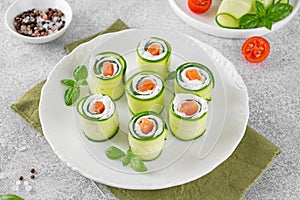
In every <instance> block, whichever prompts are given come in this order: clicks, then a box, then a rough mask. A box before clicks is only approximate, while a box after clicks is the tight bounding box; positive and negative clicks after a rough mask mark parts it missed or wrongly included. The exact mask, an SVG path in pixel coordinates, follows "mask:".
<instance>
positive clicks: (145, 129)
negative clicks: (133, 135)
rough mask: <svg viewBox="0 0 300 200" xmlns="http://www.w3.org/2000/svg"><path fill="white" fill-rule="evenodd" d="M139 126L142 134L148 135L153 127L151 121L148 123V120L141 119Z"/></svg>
mask: <svg viewBox="0 0 300 200" xmlns="http://www.w3.org/2000/svg"><path fill="white" fill-rule="evenodd" d="M139 126H140V128H141V131H142V132H143V133H144V134H148V133H150V132H151V131H152V129H153V127H154V123H153V122H152V121H150V120H149V119H148V118H143V119H142V120H141V121H140V122H139Z"/></svg>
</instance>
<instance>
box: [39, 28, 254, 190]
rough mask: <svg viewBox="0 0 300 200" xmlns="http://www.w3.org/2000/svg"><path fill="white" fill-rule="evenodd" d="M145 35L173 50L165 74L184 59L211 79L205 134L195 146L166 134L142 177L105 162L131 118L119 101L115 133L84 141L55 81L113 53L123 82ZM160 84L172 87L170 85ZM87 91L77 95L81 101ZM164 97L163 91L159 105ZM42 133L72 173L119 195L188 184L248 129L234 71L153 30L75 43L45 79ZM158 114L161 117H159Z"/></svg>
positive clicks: (210, 53) (180, 38)
mask: <svg viewBox="0 0 300 200" xmlns="http://www.w3.org/2000/svg"><path fill="white" fill-rule="evenodd" d="M152 36H156V37H160V38H163V39H165V40H167V41H168V42H169V43H170V44H171V46H172V61H171V69H172V70H174V69H175V68H176V67H177V66H179V65H180V64H182V63H184V62H187V61H194V62H200V63H202V64H204V65H206V66H208V67H209V68H210V69H211V70H212V72H213V74H214V77H215V88H214V90H213V92H212V101H211V102H210V103H209V113H208V125H207V130H206V133H205V134H204V135H203V136H202V137H200V138H198V139H197V140H194V141H190V142H184V141H180V140H178V139H176V138H174V137H173V136H172V134H169V135H168V139H167V140H166V142H165V145H164V149H163V151H162V154H161V156H160V157H159V158H158V159H156V160H154V161H150V162H145V164H146V166H147V167H148V171H147V172H145V173H137V172H134V171H133V170H132V169H130V168H129V167H123V166H122V163H121V162H120V161H113V160H109V159H108V158H106V156H105V154H104V150H105V149H106V148H107V147H109V146H111V145H114V146H118V147H119V148H121V149H123V150H124V151H126V150H127V149H128V143H127V136H126V134H127V123H128V120H129V118H130V113H129V112H128V108H127V104H126V97H125V96H124V97H122V98H121V99H120V100H118V101H117V102H116V105H117V110H118V112H119V114H120V131H119V133H118V134H117V135H116V136H115V137H114V138H113V139H112V140H109V141H106V142H100V143H95V142H91V141H89V140H88V139H86V138H85V137H84V136H83V133H82V128H81V126H80V123H78V120H79V119H78V114H77V113H76V109H75V106H74V107H67V106H65V104H64V100H63V98H64V91H65V90H66V88H65V87H64V86H62V85H61V83H60V80H62V79H67V78H72V72H73V70H74V69H75V68H76V67H77V66H78V65H81V64H84V65H86V66H87V67H88V63H89V59H90V57H91V55H92V54H95V53H99V52H101V51H115V52H118V53H120V54H121V55H123V56H124V57H125V59H126V61H127V64H128V68H127V72H126V75H127V78H129V76H130V75H131V74H132V73H135V72H137V71H138V67H137V64H136V56H135V48H136V46H137V44H138V42H139V41H141V40H142V39H144V38H149V37H152ZM166 84H167V86H168V87H170V88H172V81H168V82H167V83H166ZM87 91H88V88H84V89H82V91H81V93H82V95H86V94H87ZM170 95H171V93H170V92H167V95H166V100H165V101H166V104H165V105H166V106H167V105H168V103H169V102H168V99H169V98H170ZM39 113H40V120H41V124H42V127H43V132H44V135H45V137H46V139H47V140H48V142H49V143H50V145H51V147H52V149H53V150H54V152H55V153H56V154H57V155H58V156H59V157H60V158H61V159H62V160H63V161H65V162H66V163H67V164H68V165H69V166H70V167H71V168H72V169H74V170H76V171H78V172H79V173H81V174H82V175H84V176H86V177H88V178H90V179H93V180H95V181H97V182H100V183H103V184H106V185H110V186H114V187H119V188H125V189H148V190H150V189H162V188H167V187H172V186H176V185H180V184H184V183H187V182H190V181H192V180H195V179H197V178H199V177H201V176H203V175H205V174H207V173H209V172H210V171H212V170H213V169H214V168H215V167H217V166H218V165H219V164H221V163H222V162H223V161H224V160H226V159H227V158H228V157H229V156H230V155H231V154H232V152H233V151H234V149H235V148H236V146H237V145H238V144H239V142H240V140H241V139H242V137H243V135H244V132H245V128H246V125H247V120H248V115H249V106H248V93H247V89H246V87H245V85H244V82H243V80H242V79H241V77H240V76H239V74H238V73H237V72H236V70H235V68H234V66H233V65H232V64H231V63H230V62H229V61H228V60H227V59H226V58H224V57H223V56H222V55H221V54H220V53H219V52H218V51H216V50H215V49H213V48H212V47H209V46H208V45H206V44H204V43H202V42H200V41H197V40H195V39H194V38H191V37H189V36H186V35H182V34H179V33H176V32H169V31H164V30H157V29H139V30H134V29H132V30H126V31H121V32H118V33H111V34H106V35H103V36H100V37H97V38H95V39H94V40H92V41H90V42H88V43H86V44H83V45H80V46H79V47H78V48H76V49H75V50H74V51H73V52H72V53H71V54H70V55H68V56H66V57H64V58H63V59H62V60H61V61H60V62H59V63H58V64H57V65H56V66H55V68H54V69H53V70H52V72H51V73H50V75H49V77H48V79H47V82H46V84H45V85H44V87H43V90H42V94H41V101H40V107H39ZM162 115H163V116H165V111H163V113H162Z"/></svg>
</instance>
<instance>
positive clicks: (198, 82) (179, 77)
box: [174, 62, 214, 101]
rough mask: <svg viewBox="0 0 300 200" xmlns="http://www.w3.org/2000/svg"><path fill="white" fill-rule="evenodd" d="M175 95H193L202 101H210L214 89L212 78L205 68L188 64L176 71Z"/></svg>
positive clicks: (195, 64)
mask: <svg viewBox="0 0 300 200" xmlns="http://www.w3.org/2000/svg"><path fill="white" fill-rule="evenodd" d="M174 82H175V86H174V89H175V93H193V94H196V95H198V96H201V97H203V98H204V99H206V100H208V101H210V100H211V95H210V93H211V90H212V89H213V88H214V76H213V74H212V72H211V71H210V69H208V68H207V67H206V66H204V65H202V64H199V63H194V62H188V63H185V64H183V65H180V66H179V67H178V68H177V69H176V80H175V81H174Z"/></svg>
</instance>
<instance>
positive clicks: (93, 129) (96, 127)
mask: <svg viewBox="0 0 300 200" xmlns="http://www.w3.org/2000/svg"><path fill="white" fill-rule="evenodd" d="M88 97H89V96H86V97H83V98H82V99H81V100H80V101H79V103H78V104H77V112H78V114H79V116H80V123H81V125H82V129H83V132H84V135H85V136H86V137H87V138H88V139H89V140H91V141H95V142H101V141H105V140H108V139H110V138H112V137H113V136H114V135H115V134H116V133H117V132H118V130H119V115H118V112H117V110H116V109H115V110H114V113H113V114H112V116H110V117H109V118H107V119H103V120H98V119H94V118H90V117H88V116H86V115H85V114H84V113H83V112H82V104H83V103H84V102H85V100H86V99H87V98H88ZM115 106H116V105H115Z"/></svg>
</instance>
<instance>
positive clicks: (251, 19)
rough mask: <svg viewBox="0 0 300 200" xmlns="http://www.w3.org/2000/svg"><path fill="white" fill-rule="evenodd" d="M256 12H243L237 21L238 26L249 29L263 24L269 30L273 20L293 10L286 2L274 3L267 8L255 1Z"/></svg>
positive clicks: (280, 18) (279, 18)
mask: <svg viewBox="0 0 300 200" xmlns="http://www.w3.org/2000/svg"><path fill="white" fill-rule="evenodd" d="M255 7H256V13H255V14H245V15H243V16H242V17H241V19H240V21H239V28H241V29H250V28H257V27H259V26H264V27H266V28H267V29H269V30H271V29H272V25H273V23H274V22H278V21H280V20H282V19H284V18H286V17H287V16H288V15H289V14H291V12H292V11H293V6H292V5H290V4H288V3H280V1H279V2H278V3H275V4H273V5H271V6H270V7H269V8H268V9H266V8H265V6H264V4H263V3H261V2H260V1H256V2H255Z"/></svg>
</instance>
